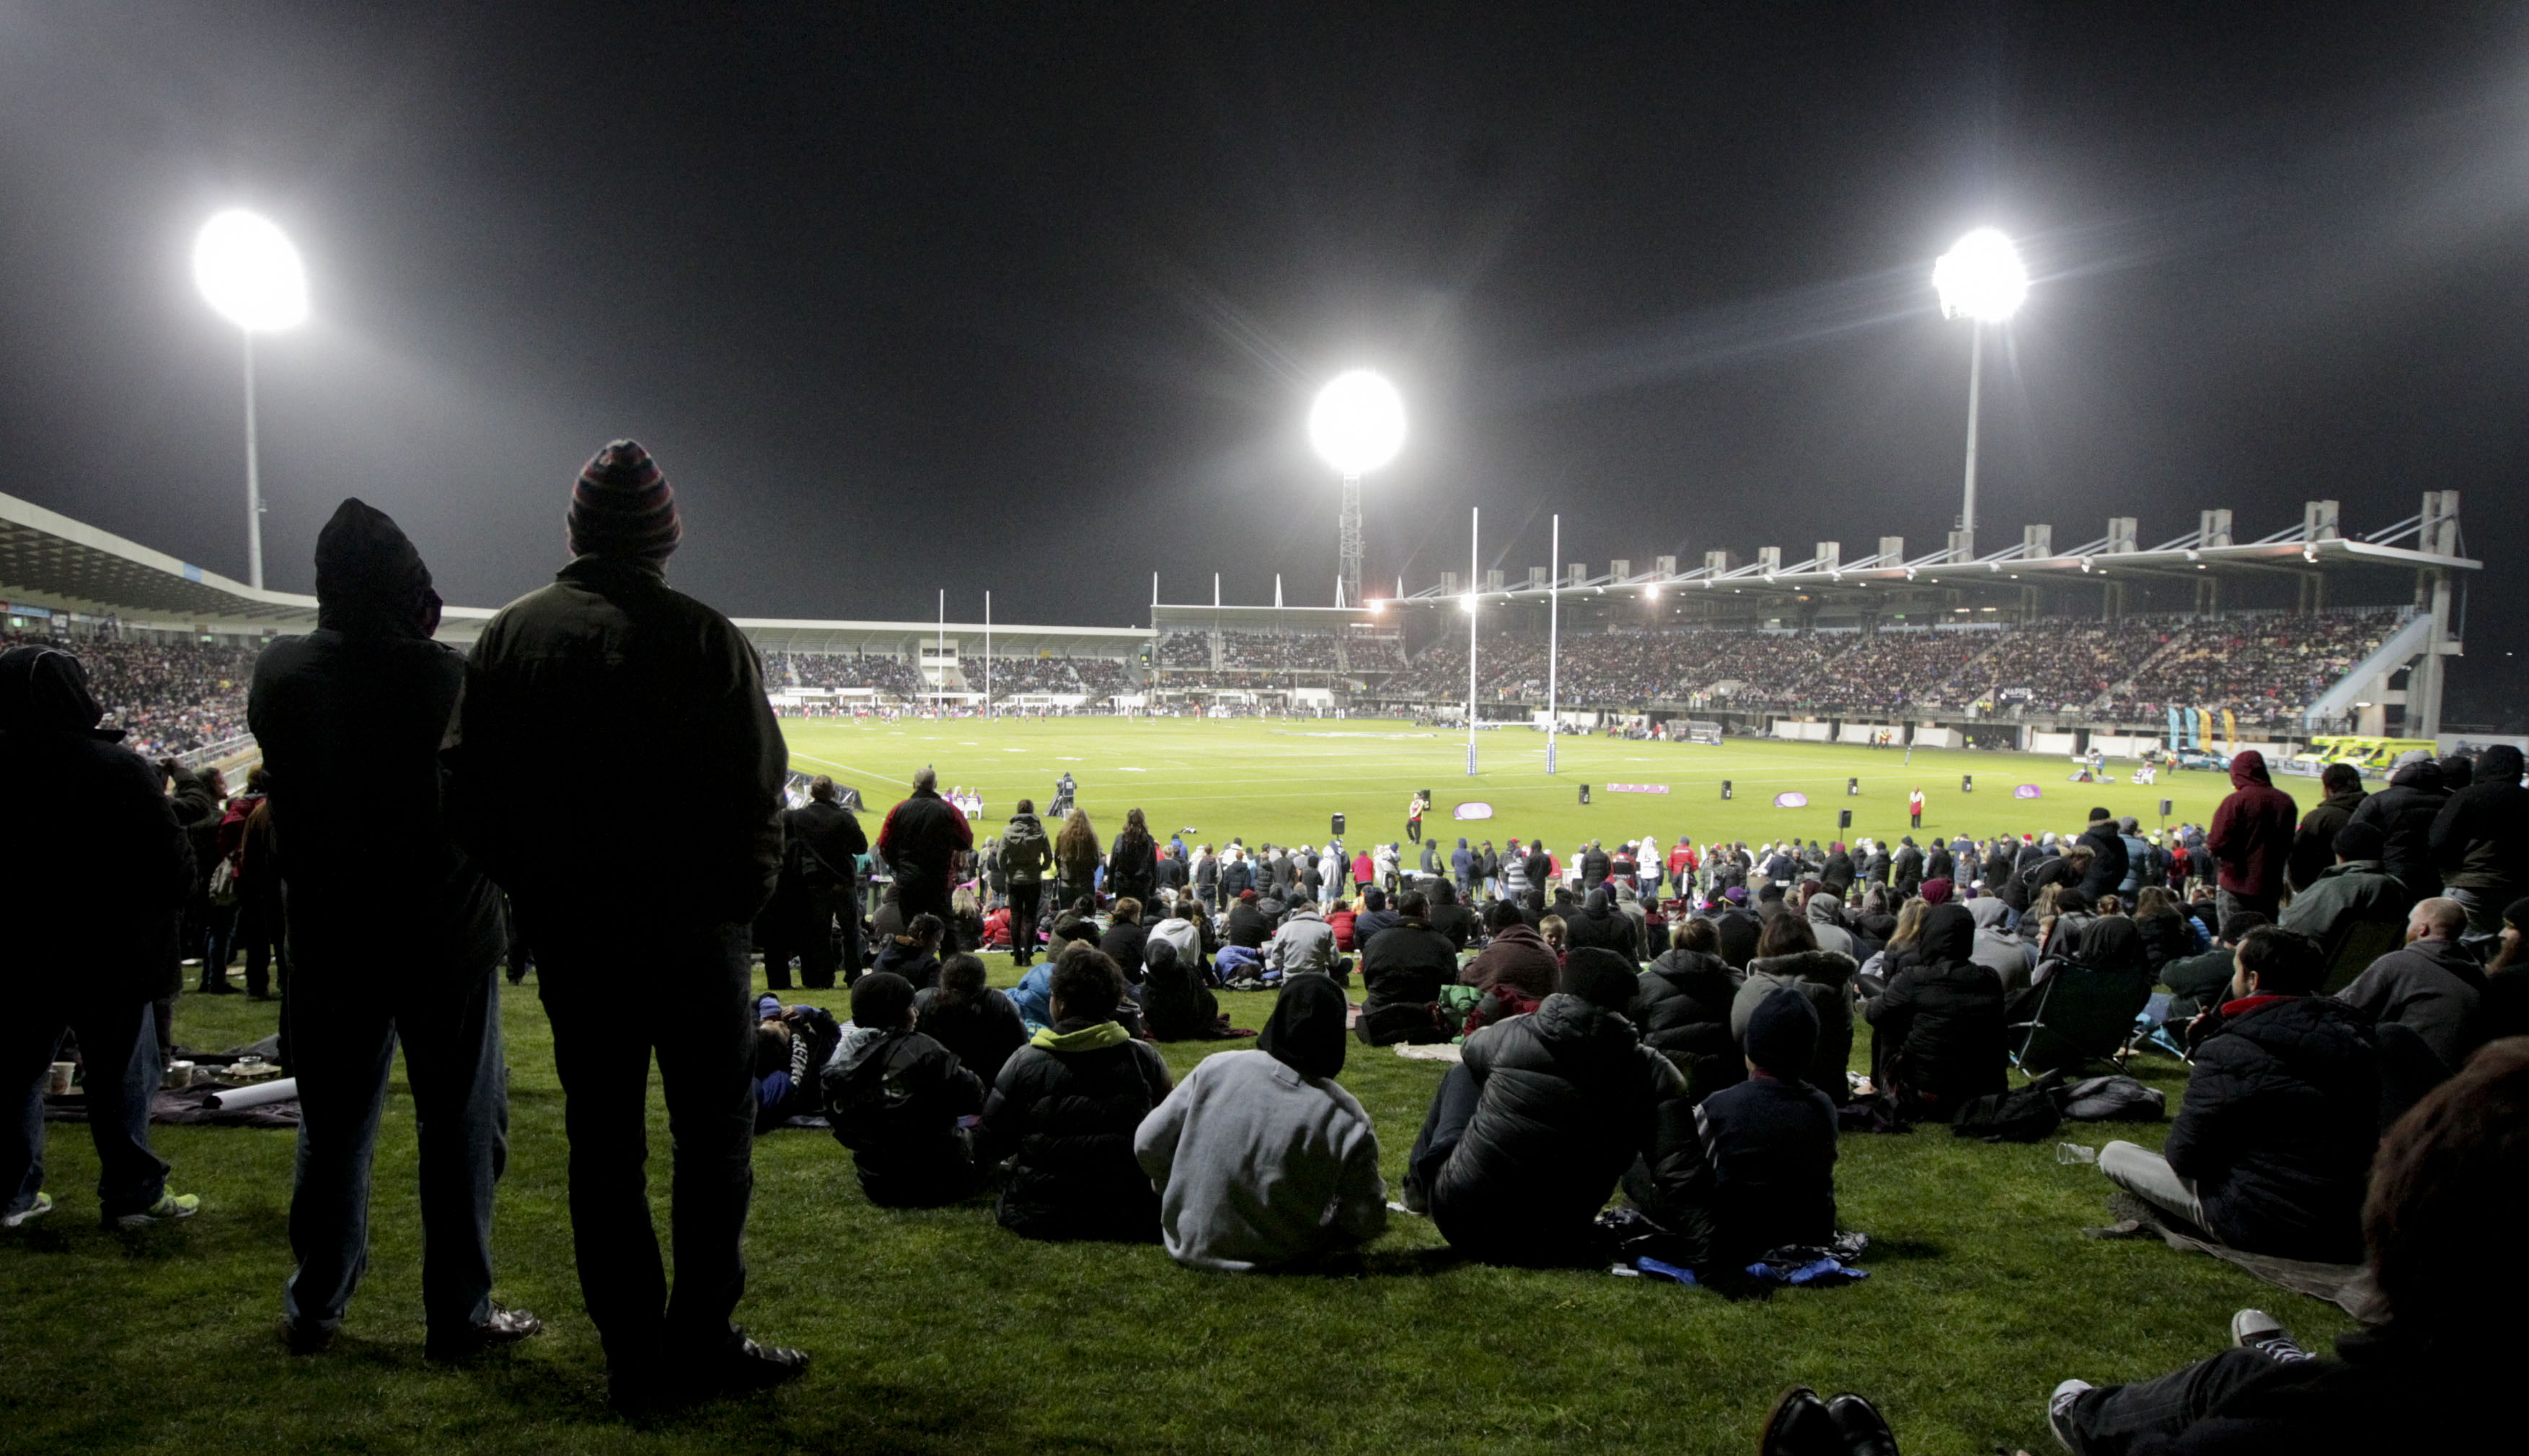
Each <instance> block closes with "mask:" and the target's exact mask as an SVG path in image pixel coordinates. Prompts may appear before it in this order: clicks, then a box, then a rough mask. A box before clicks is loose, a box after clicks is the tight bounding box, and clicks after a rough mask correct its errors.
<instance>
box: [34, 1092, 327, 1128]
mask: <svg viewBox="0 0 2529 1456" xmlns="http://www.w3.org/2000/svg"><path fill="white" fill-rule="evenodd" d="M236 1090H237V1089H236V1088H233V1087H162V1088H160V1089H159V1091H158V1096H157V1097H155V1098H154V1099H152V1100H151V1101H150V1104H149V1120H150V1121H152V1122H166V1123H185V1124H190V1125H193V1126H199V1127H296V1126H297V1125H298V1122H299V1116H298V1099H296V1098H295V1097H294V1098H292V1099H290V1100H289V1101H287V1102H278V1103H265V1104H264V1105H261V1106H259V1107H214V1106H211V1105H209V1104H210V1100H211V1099H212V1098H215V1097H217V1096H219V1095H220V1094H221V1093H223V1092H235V1091H236ZM44 1120H45V1121H46V1122H85V1121H86V1120H87V1098H86V1096H85V1095H83V1094H81V1093H76V1092H75V1093H71V1094H69V1095H68V1096H65V1097H47V1098H45V1099H44Z"/></svg>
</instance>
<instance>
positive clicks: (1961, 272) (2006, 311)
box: [1932, 228, 2028, 561]
mask: <svg viewBox="0 0 2529 1456" xmlns="http://www.w3.org/2000/svg"><path fill="white" fill-rule="evenodd" d="M1932 290H1933V292H1935V293H1937V294H1939V295H1940V296H1941V316H1942V317H1943V318H1964V319H1965V320H1967V325H1968V332H1967V339H1968V343H1967V472H1966V488H1965V491H1964V497H1963V499H1962V500H1961V502H1960V507H1959V549H1958V555H1959V557H1960V559H1962V560H1966V561H1973V560H1974V559H1975V526H1976V519H1975V488H1976V425H1977V409H1978V405H1979V404H1981V403H1982V397H1983V394H1984V326H1985V325H1986V324H1998V323H2002V322H2004V321H2006V320H2007V319H2009V318H2010V317H2011V316H2012V315H2013V314H2015V313H2017V312H2018V311H2019V305H2020V304H2021V303H2023V302H2025V301H2027V298H2028V270H2027V268H2025V267H2023V266H2022V265H2021V264H2020V261H2019V249H2018V248H2017V247H2014V246H2013V245H2012V243H2011V240H2010V239H2009V238H2006V237H2004V236H2003V235H2002V234H2001V233H2000V232H1999V231H1997V230H1995V229H1993V228H1978V229H1976V230H1975V231H1974V232H1972V233H1969V234H1967V235H1966V236H1965V237H1964V238H1962V239H1960V240H1959V241H1958V245H1957V246H1955V247H1952V248H1951V249H1950V250H1949V251H1948V252H1945V253H1943V254H1941V257H1940V261H1938V262H1936V263H1934V264H1933V265H1932Z"/></svg>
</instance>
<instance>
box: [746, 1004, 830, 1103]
mask: <svg viewBox="0 0 2529 1456" xmlns="http://www.w3.org/2000/svg"><path fill="white" fill-rule="evenodd" d="M841 1040H842V1028H840V1027H838V1026H836V1025H835V1024H834V1013H833V1012H831V1011H828V1010H826V1009H825V1008H824V1007H822V1006H784V1005H782V1004H781V998H780V997H776V996H770V995H767V996H760V997H757V998H755V1135H756V1136H757V1137H762V1136H763V1135H764V1134H766V1133H768V1132H771V1131H772V1130H773V1129H775V1128H777V1127H780V1125H781V1124H782V1123H784V1122H786V1121H788V1120H790V1118H791V1117H793V1116H795V1115H797V1114H798V1113H801V1112H814V1111H818V1110H820V1109H821V1108H823V1107H824V1106H825V1100H824V1094H823V1093H822V1092H821V1091H820V1090H819V1088H818V1086H817V1081H818V1075H817V1074H818V1071H819V1069H820V1068H822V1067H824V1066H825V1064H826V1061H827V1059H828V1058H829V1057H831V1056H832V1055H833V1054H834V1048H835V1046H836V1045H837V1044H838V1043H840V1041H841Z"/></svg>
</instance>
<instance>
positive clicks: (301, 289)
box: [193, 211, 307, 590]
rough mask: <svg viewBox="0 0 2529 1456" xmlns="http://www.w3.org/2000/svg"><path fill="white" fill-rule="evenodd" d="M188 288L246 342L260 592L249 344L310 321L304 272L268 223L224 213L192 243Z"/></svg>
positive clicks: (248, 475)
mask: <svg viewBox="0 0 2529 1456" xmlns="http://www.w3.org/2000/svg"><path fill="white" fill-rule="evenodd" d="M193 285H194V287H196V288H198V289H200V290H201V291H202V298H203V301H205V302H207V303H209V304H210V305H211V307H212V308H214V309H216V310H218V311H219V314H220V316H221V317H223V318H226V319H227V320H228V321H229V322H230V323H233V324H235V325H237V326H238V332H239V333H240V334H242V336H244V339H245V572H246V584H247V585H248V586H252V587H255V588H256V589H258V590H260V589H261V588H262V586H263V484H262V481H261V479H260V478H259V477H258V475H257V473H256V461H255V431H254V336H255V335H257V334H259V333H270V332H274V331H276V330H280V329H288V328H294V327H296V326H297V325H298V324H300V323H302V322H304V321H305V320H306V318H307V270H306V269H305V268H303V267H301V266H300V265H299V262H298V249H296V248H295V247H293V246H291V245H290V240H289V239H288V238H287V237H285V236H283V234H282V231H281V230H280V229H279V228H277V227H274V226H273V225H272V223H271V221H270V220H269V219H267V218H263V217H260V216H257V215H256V214H254V213H251V212H244V211H229V212H223V213H220V214H218V215H217V216H215V217H213V218H212V219H211V220H210V221H209V222H206V223H204V224H202V231H201V232H200V233H198V234H196V235H195V236H194V238H193Z"/></svg>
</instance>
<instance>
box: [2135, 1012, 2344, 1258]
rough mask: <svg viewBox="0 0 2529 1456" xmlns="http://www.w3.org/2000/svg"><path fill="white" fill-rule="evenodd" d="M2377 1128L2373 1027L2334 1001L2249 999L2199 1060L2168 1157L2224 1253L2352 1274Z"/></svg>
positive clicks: (2228, 1016)
mask: <svg viewBox="0 0 2529 1456" xmlns="http://www.w3.org/2000/svg"><path fill="white" fill-rule="evenodd" d="M2379 1127H2380V1069H2379V1056H2378V1052H2377V1049H2376V1047H2375V1046H2374V1044H2373V1041H2372V1033H2371V1020H2370V1018H2369V1017H2368V1016H2365V1015H2364V1014H2363V1013H2361V1012H2360V1011H2357V1010H2355V1009H2354V1008H2352V1007H2351V1006H2348V1005H2346V1004H2344V1003H2343V1002H2342V1001H2340V1000H2337V999H2336V998H2333V997H2323V996H2296V997H2251V998H2247V999H2245V1000H2240V1001H2233V1002H2231V1003H2230V1004H2229V1005H2226V1006H2224V1007H2223V1008H2222V1019H2221V1022H2220V1024H2219V1028H2218V1030H2217V1031H2216V1032H2215V1033H2214V1034H2212V1035H2210V1036H2207V1037H2206V1038H2205V1039H2204V1041H2203V1043H2202V1044H2201V1045H2200V1046H2199V1047H2198V1048H2197V1049H2196V1052H2195V1070H2194V1073H2193V1075H2191V1076H2190V1077H2189V1078H2188V1079H2187V1083H2186V1098H2185V1101H2184V1102H2183V1103H2182V1104H2180V1105H2179V1111H2178V1117H2177V1120H2176V1121H2175V1122H2174V1123H2173V1124H2172V1125H2171V1127H2170V1129H2169V1142H2168V1145H2167V1149H2166V1156H2167V1157H2168V1159H2169V1165H2170V1167H2171V1168H2172V1169H2173V1170H2175V1171H2176V1172H2177V1173H2178V1174H2179V1176H2181V1177H2184V1178H2188V1179H2191V1180H2193V1182H2194V1184H2195V1193H2196V1197H2197V1198H2199V1199H2201V1200H2202V1201H2203V1204H2204V1215H2205V1218H2206V1221H2207V1222H2209V1223H2210V1224H2211V1225H2212V1233H2213V1235H2214V1236H2215V1237H2216V1238H2219V1239H2220V1240H2221V1241H2222V1242H2224V1243H2226V1244H2230V1245H2233V1247H2236V1248H2240V1249H2245V1250H2248V1251H2250V1252H2252V1253H2257V1254H2273V1255H2277V1256H2279V1257H2282V1258H2286V1259H2307V1260H2317V1261H2322V1262H2328V1263H2340V1264H2341V1263H2351V1262H2353V1261H2355V1260H2358V1259H2360V1258H2361V1257H2362V1199H2363V1195H2364V1193H2365V1192H2366V1191H2367V1189H2368V1187H2369V1178H2370V1171H2371V1155H2372V1152H2373V1150H2374V1149H2375V1148H2376V1147H2377V1146H2378V1144H2379Z"/></svg>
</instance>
